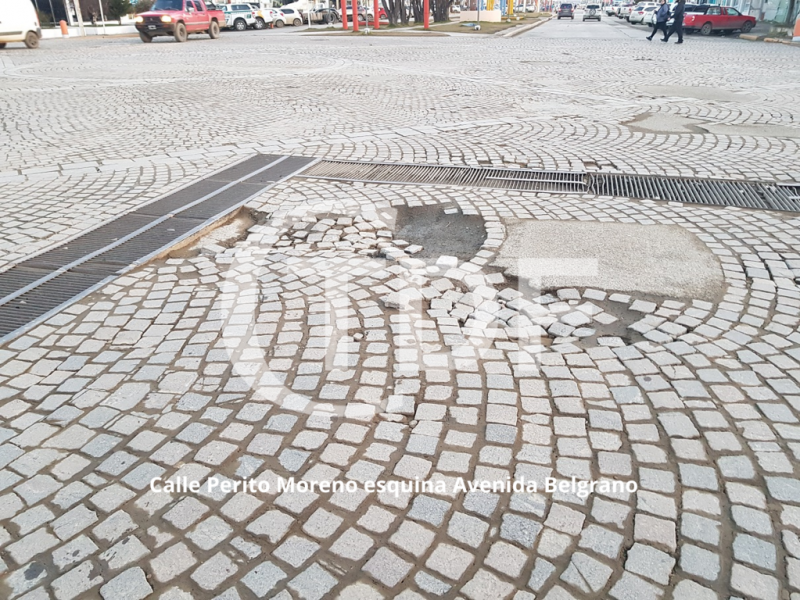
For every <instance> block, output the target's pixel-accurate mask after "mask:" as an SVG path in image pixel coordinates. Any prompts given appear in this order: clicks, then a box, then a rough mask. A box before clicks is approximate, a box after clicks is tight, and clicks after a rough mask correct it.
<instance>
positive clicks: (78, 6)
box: [74, 0, 86, 37]
mask: <svg viewBox="0 0 800 600" xmlns="http://www.w3.org/2000/svg"><path fill="white" fill-rule="evenodd" d="M74 1H75V14H76V15H77V17H78V29H79V30H80V32H81V37H84V36H86V31H85V30H84V29H83V13H81V0H74Z"/></svg>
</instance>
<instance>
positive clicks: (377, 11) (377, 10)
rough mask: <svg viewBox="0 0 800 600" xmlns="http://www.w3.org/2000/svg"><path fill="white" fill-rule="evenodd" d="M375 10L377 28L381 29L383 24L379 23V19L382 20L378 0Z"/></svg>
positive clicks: (376, 0)
mask: <svg viewBox="0 0 800 600" xmlns="http://www.w3.org/2000/svg"><path fill="white" fill-rule="evenodd" d="M373 10H374V11H375V29H380V27H381V26H380V24H379V23H378V21H380V16H379V14H378V13H380V9H379V8H378V0H375V8H374V9H373Z"/></svg>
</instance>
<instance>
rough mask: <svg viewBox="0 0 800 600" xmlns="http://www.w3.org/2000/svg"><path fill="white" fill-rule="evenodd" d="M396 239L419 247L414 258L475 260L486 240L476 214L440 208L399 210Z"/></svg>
mask: <svg viewBox="0 0 800 600" xmlns="http://www.w3.org/2000/svg"><path fill="white" fill-rule="evenodd" d="M395 238H396V239H400V240H405V241H407V242H409V243H410V244H415V245H419V246H422V250H421V251H420V252H419V253H418V254H416V255H415V257H417V258H423V259H425V258H431V259H436V258H438V257H440V256H443V255H444V256H455V257H457V258H459V259H460V260H469V259H471V258H472V257H474V256H475V255H476V254H477V253H478V251H479V250H480V249H481V246H483V243H484V242H485V241H486V227H485V226H484V222H483V219H482V218H481V217H479V216H477V215H465V214H464V213H462V212H461V211H460V210H458V209H456V208H455V207H454V208H450V209H448V208H442V207H441V206H418V207H406V206H403V207H399V208H398V209H397V220H396V225H395Z"/></svg>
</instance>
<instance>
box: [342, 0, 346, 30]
mask: <svg viewBox="0 0 800 600" xmlns="http://www.w3.org/2000/svg"><path fill="white" fill-rule="evenodd" d="M341 6H342V29H344V30H345V31H347V0H342V3H341Z"/></svg>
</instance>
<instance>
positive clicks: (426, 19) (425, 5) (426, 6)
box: [422, 0, 480, 29]
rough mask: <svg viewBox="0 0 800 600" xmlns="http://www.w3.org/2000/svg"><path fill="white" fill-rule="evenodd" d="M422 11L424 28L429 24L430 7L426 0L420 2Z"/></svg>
mask: <svg viewBox="0 0 800 600" xmlns="http://www.w3.org/2000/svg"><path fill="white" fill-rule="evenodd" d="M479 1H480V0H479ZM422 12H423V13H424V16H423V17H422V22H423V23H425V29H428V25H430V22H431V7H430V3H429V2H428V0H425V2H423V3H422Z"/></svg>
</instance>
